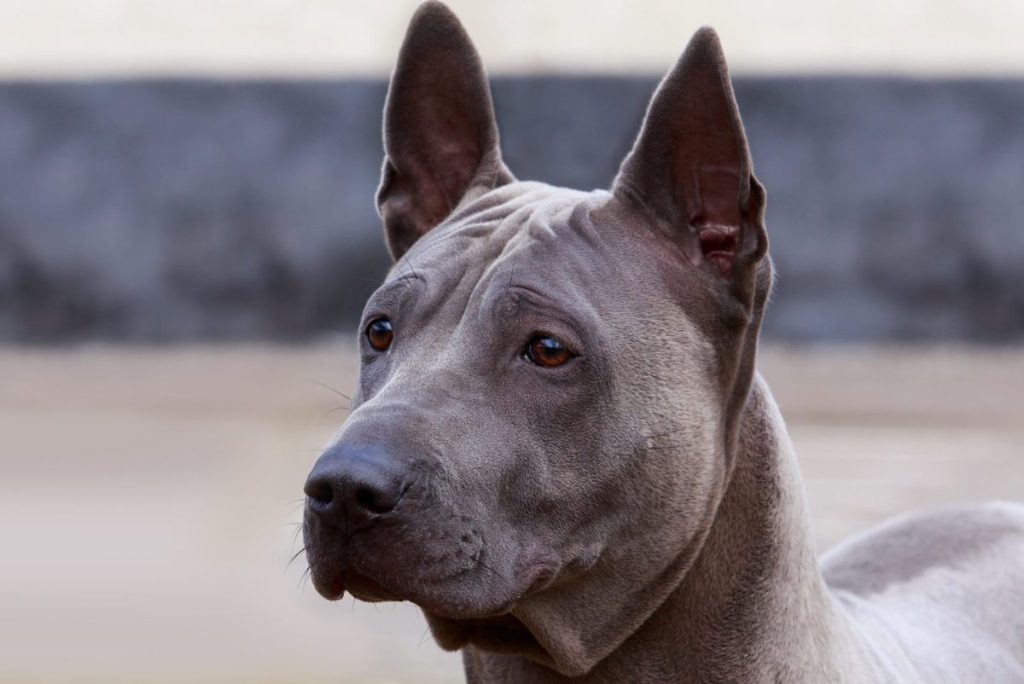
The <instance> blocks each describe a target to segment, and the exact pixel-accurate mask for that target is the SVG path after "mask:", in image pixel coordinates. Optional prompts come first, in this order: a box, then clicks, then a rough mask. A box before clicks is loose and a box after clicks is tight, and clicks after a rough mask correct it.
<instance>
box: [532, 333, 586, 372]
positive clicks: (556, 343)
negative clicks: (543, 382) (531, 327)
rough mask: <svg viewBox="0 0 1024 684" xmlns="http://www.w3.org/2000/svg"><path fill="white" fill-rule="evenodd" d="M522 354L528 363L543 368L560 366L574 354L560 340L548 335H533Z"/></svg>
mask: <svg viewBox="0 0 1024 684" xmlns="http://www.w3.org/2000/svg"><path fill="white" fill-rule="evenodd" d="M523 355H524V356H525V357H526V359H527V360H528V361H529V362H530V363H532V364H535V365H537V366H543V367H544V368H554V367H556V366H561V365H562V364H564V363H566V362H567V361H569V359H571V358H572V357H574V356H575V354H573V353H572V352H571V351H569V348H568V347H567V346H565V344H563V343H562V341H561V340H559V339H556V338H554V337H551V336H549V335H534V336H533V338H532V339H530V343H529V344H527V345H526V349H525V350H524V352H523Z"/></svg>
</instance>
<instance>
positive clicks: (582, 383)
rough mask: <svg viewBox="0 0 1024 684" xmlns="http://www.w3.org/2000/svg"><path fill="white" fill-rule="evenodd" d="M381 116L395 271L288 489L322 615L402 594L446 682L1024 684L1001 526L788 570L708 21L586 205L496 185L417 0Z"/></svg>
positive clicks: (940, 522) (750, 224)
mask: <svg viewBox="0 0 1024 684" xmlns="http://www.w3.org/2000/svg"><path fill="white" fill-rule="evenodd" d="M581 116H586V113H585V112H583V113H581ZM384 123H385V126H384V131H385V132H384V148H385V161H384V169H383V178H382V180H381V184H380V189H379V192H378V194H377V203H378V207H379V210H380V215H381V217H382V219H383V223H384V229H385V234H386V238H387V244H388V247H389V249H390V252H391V255H392V256H393V257H394V266H393V268H392V269H391V271H390V273H389V274H388V276H387V278H386V280H385V282H384V284H383V285H382V286H381V287H380V289H378V290H377V291H376V292H375V293H374V294H373V295H372V296H371V297H370V299H369V301H368V303H367V304H366V309H365V313H364V315H363V322H362V326H361V328H360V331H361V334H360V340H359V344H360V351H361V369H360V376H359V382H358V388H357V391H356V394H355V396H354V399H353V405H352V407H353V411H352V414H351V416H350V418H349V420H348V421H347V422H346V424H345V425H344V428H343V429H342V430H341V431H340V433H339V434H338V435H337V437H336V438H335V439H334V440H333V441H332V443H331V444H330V445H329V446H328V448H327V449H326V450H325V451H324V453H323V454H322V455H321V457H320V458H319V460H318V461H317V463H316V465H315V466H314V468H313V470H312V472H311V473H310V475H309V479H308V481H307V482H306V485H305V492H306V495H307V498H306V509H305V521H304V536H305V542H306V547H307V556H308V560H309V564H310V567H311V571H312V578H313V583H314V585H315V586H316V588H317V590H318V591H319V592H320V593H321V594H322V595H323V596H324V597H326V598H328V599H338V598H340V597H341V596H342V595H343V593H344V592H345V591H349V592H351V593H352V594H353V595H354V596H355V597H357V598H359V599H362V600H366V601H394V600H406V601H412V602H414V603H416V604H417V605H419V606H420V607H421V608H422V610H423V612H424V614H425V615H426V618H427V621H428V623H429V625H430V629H431V631H432V633H433V636H434V638H435V639H436V640H437V642H438V643H439V644H440V645H441V646H442V647H443V648H446V649H462V652H463V658H464V663H465V669H466V675H467V678H468V679H469V681H471V682H504V683H511V682H561V681H568V680H572V681H574V682H619V683H630V682H642V683H644V682H810V683H813V684H825V683H833V682H921V683H923V684H936V683H937V682H965V683H971V684H981V683H984V684H991V683H995V682H1011V681H1013V682H1017V681H1024V507H1021V506H1019V505H1013V504H989V505H978V506H974V507H964V508H951V509H947V510H941V511H937V512H932V513H928V514H918V515H912V516H909V517H904V518H901V519H899V520H895V521H892V522H890V523H888V524H885V525H883V526H882V527H880V528H878V529H876V530H874V531H872V532H870V533H868V534H866V535H864V536H861V537H859V538H857V539H855V540H853V541H850V542H848V543H846V544H844V545H841V546H840V547H839V548H837V549H835V550H833V551H832V552H831V553H829V554H828V555H827V556H826V557H825V558H823V559H822V560H821V562H820V563H819V561H818V559H817V558H816V557H815V553H814V551H813V548H812V543H811V536H810V534H809V532H808V521H807V514H806V509H805V505H804V500H803V493H802V490H801V483H800V478H799V475H798V472H797V466H796V461H795V459H794V456H793V451H792V447H791V445H790V441H789V438H788V436H787V434H786V428H785V426H784V424H783V421H782V417H781V415H780V414H779V411H778V409H777V407H776V405H775V403H774V401H773V399H772V396H771V394H770V393H769V390H768V388H767V387H766V385H765V383H764V381H763V380H762V379H761V377H760V376H759V375H758V373H757V371H756V369H755V352H756V348H757V337H758V328H759V325H760V322H761V317H762V313H763V311H764V307H765V301H766V300H767V298H768V294H769V291H770V289H771V284H772V265H771V261H770V260H769V258H768V239H767V235H766V232H765V226H764V210H765V191H764V189H763V188H762V186H761V184H760V183H759V182H758V181H757V179H756V178H755V177H754V175H753V170H752V166H751V160H750V155H749V152H748V148H747V143H746V138H745V134H744V130H743V126H742V124H741V122H740V117H739V113H738V111H737V105H736V101H735V99H734V97H733V93H732V86H731V83H730V80H729V76H728V73H727V71H726V66H725V62H724V59H723V56H722V51H721V47H720V45H719V41H718V38H717V36H716V35H715V33H714V32H713V31H712V30H711V29H708V28H704V29H701V30H700V31H698V32H697V34H696V35H695V36H694V37H693V39H692V40H691V41H690V44H689V46H688V47H687V48H686V50H685V52H684V54H683V55H682V57H681V58H680V60H679V62H678V63H677V64H676V66H675V67H674V68H673V69H672V71H671V73H669V75H668V76H667V77H666V78H665V79H664V81H663V82H662V83H661V85H660V87H659V88H658V90H657V92H656V93H655V95H654V98H653V100H652V102H651V104H650V107H649V109H648V111H647V114H646V118H645V120H644V123H643V127H642V129H641V131H640V134H639V137H638V139H637V141H636V143H635V145H634V147H633V149H632V151H631V152H630V153H629V155H628V156H627V157H626V159H625V161H624V162H623V164H622V167H621V170H620V172H619V175H618V177H617V178H616V179H615V182H614V184H613V186H612V188H611V190H610V191H607V192H606V191H595V192H578V191H575V190H566V189H563V188H556V187H551V186H549V185H545V184H542V183H528V182H520V181H517V180H516V179H515V178H514V177H513V175H512V173H511V172H510V171H509V169H508V168H506V166H505V165H504V163H503V162H502V159H501V154H500V151H499V145H498V131H497V128H496V124H495V118H494V113H493V107H492V103H491V98H490V91H489V87H488V83H487V79H486V76H485V73H484V70H483V67H482V66H481V63H480V60H479V57H478V55H477V53H476V51H475V49H474V47H473V45H472V43H471V42H470V40H469V38H468V36H467V35H466V33H465V31H464V30H463V28H462V26H461V25H460V24H459V22H458V20H457V19H456V18H455V16H454V15H453V14H452V13H451V12H450V11H449V10H448V9H447V8H446V7H445V6H444V5H442V4H439V3H436V2H428V3H426V4H424V5H422V6H421V7H420V9H419V10H418V11H417V12H416V14H415V16H414V17H413V19H412V23H411V26H410V28H409V31H408V34H407V36H406V39H405V43H404V45H403V47H402V50H401V54H400V57H399V60H398V66H397V68H396V69H395V72H394V75H393V77H392V80H391V87H390V91H389V94H388V98H387V105H386V111H385V122H384ZM595 142H597V141H595Z"/></svg>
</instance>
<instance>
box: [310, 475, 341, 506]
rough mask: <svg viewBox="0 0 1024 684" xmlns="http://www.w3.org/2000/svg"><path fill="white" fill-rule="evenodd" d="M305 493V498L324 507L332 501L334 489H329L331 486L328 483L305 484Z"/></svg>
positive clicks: (319, 481)
mask: <svg viewBox="0 0 1024 684" xmlns="http://www.w3.org/2000/svg"><path fill="white" fill-rule="evenodd" d="M305 491H306V496H308V497H309V498H310V499H313V500H314V501H316V502H317V503H318V504H321V505H324V506H326V505H328V504H329V503H331V501H333V500H334V489H332V488H331V485H330V484H329V483H328V482H325V481H323V480H314V481H313V482H307V483H306V487H305Z"/></svg>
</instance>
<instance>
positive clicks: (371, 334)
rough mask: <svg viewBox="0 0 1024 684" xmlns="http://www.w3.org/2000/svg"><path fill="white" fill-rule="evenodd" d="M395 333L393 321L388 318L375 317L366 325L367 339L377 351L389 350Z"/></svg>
mask: <svg viewBox="0 0 1024 684" xmlns="http://www.w3.org/2000/svg"><path fill="white" fill-rule="evenodd" d="M394 336H395V333H394V331H393V330H392V329H391V321H389V320H388V319H386V318H383V317H382V318H375V319H373V320H372V321H370V325H368V326H366V339H367V340H369V342H370V346H371V347H373V348H374V349H376V350H377V351H387V350H388V347H390V346H391V340H392V338H394Z"/></svg>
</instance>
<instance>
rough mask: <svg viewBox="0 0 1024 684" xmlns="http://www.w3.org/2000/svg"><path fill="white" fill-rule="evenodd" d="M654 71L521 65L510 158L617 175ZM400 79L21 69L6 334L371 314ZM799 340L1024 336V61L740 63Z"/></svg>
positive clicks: (6, 228)
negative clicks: (884, 68) (925, 72)
mask: <svg viewBox="0 0 1024 684" xmlns="http://www.w3.org/2000/svg"><path fill="white" fill-rule="evenodd" d="M655 82H656V81H655V79H654V78H645V77H614V78H582V77H540V76H536V77H520V78H498V79H495V82H494V91H495V99H496V104H497V109H498V113H499V118H500V122H501V126H502V135H503V147H504V149H505V155H506V159H507V161H508V163H509V166H510V167H511V168H512V169H513V171H514V172H515V173H516V174H517V175H518V176H519V177H521V178H530V179H536V180H544V181H548V182H552V183H557V184H564V185H569V186H574V187H580V188H585V189H589V188H592V187H606V186H607V185H608V183H609V181H610V179H611V178H612V176H613V175H614V172H615V169H616V167H617V165H618V162H619V160H620V159H621V157H622V155H623V154H624V153H625V151H626V149H627V148H628V146H629V144H630V142H631V139H632V136H633V135H634V133H635V131H636V129H637V126H638V124H639V121H640V117H641V115H642V111H643V107H644V105H645V103H646V101H647V98H648V97H649V95H650V93H651V91H652V89H653V87H654V85H655ZM384 92H385V86H384V83H383V82H382V81H366V82H355V81H340V82H201V81H139V82H100V83H8V84H0V340H5V341H22V342H29V341H45V342H49V341H67V340H82V339H95V338H101V339H115V340H151V341H166V340H180V339H222V338H233V339H250V338H264V339H266V338H270V339H296V338H305V337H309V336H311V335H315V334H318V333H322V332H327V331H337V330H348V329H350V328H351V326H352V323H353V321H354V319H355V317H356V316H357V314H358V312H359V310H360V309H361V306H362V301H363V299H364V297H365V296H366V294H367V293H368V292H369V291H370V290H372V288H373V287H374V285H375V283H377V282H378V281H379V279H380V278H381V275H382V273H383V271H384V269H385V267H386V263H387V260H386V257H385V254H384V251H383V247H382V242H381V238H380V235H379V224H378V221H377V218H376V215H375V213H374V208H373V201H372V198H373V193H374V190H375V186H376V183H377V174H378V170H379V167H380V155H381V145H380V124H379V122H380V110H381V106H382V103H383V98H384ZM736 92H737V96H738V98H739V101H740V108H741V110H742V112H743V114H744V118H745V121H746V124H747V128H748V133H749V137H750V140H751V145H752V147H753V153H754V160H755V165H756V168H757V172H758V175H759V176H760V177H761V179H762V181H763V182H764V183H765V185H766V186H767V188H768V197H769V209H768V226H769V233H770V235H771V238H772V252H773V254H774V257H775V260H776V263H777V266H778V272H779V283H778V290H777V294H776V296H775V298H774V303H773V305H772V307H771V310H770V312H769V316H768V321H767V328H766V333H767V334H768V335H770V336H772V337H774V338H782V339H792V340H909V339H913V340H974V341H1011V340H1022V339H1024V279H1022V278H1021V272H1022V267H1024V82H1022V81H994V80H993V81H948V80H937V81H914V80H901V79H886V78H828V77H816V78H756V79H753V78H738V79H737V80H736Z"/></svg>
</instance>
